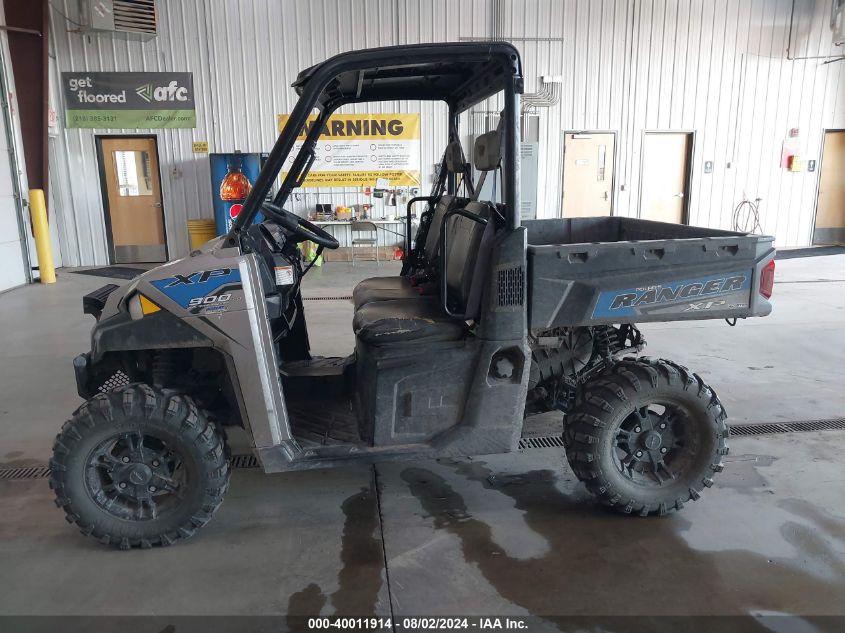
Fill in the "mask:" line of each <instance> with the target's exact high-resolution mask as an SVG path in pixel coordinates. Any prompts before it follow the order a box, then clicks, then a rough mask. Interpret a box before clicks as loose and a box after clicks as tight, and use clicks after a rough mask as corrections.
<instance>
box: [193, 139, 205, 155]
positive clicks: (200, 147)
mask: <svg viewBox="0 0 845 633" xmlns="http://www.w3.org/2000/svg"><path fill="white" fill-rule="evenodd" d="M191 151H192V152H193V153H194V154H208V141H194V142H193V143H191Z"/></svg>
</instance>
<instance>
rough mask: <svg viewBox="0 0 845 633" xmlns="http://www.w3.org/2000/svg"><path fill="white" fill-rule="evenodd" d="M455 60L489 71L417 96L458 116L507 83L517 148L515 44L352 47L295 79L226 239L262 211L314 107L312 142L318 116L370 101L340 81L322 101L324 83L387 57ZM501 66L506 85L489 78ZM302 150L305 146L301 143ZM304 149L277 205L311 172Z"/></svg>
mask: <svg viewBox="0 0 845 633" xmlns="http://www.w3.org/2000/svg"><path fill="white" fill-rule="evenodd" d="M494 57H497V58H498V61H499V62H501V63H502V65H501V66H500V65H498V64H493V63H492V60H493V58H494ZM457 59H461V60H464V61H466V62H467V63H475V62H479V63H483V62H491V64H488V66H487V69H491V70H490V72H485V73H483V74H479V75H476V76H473V77H470V78H469V79H468V80H467V81H466V82H465V83H464V84H463V85H460V86H458V87H457V88H455V89H454V90H452V92H451V93H449V94H439V93H437V92H436V90H434V89H433V88H431V86H429V88H428V90H429V92H428V93H425V94H422V92H421V93H420V94H418V95H417V98H424V99H437V100H443V101H445V102H446V103H447V104H448V105H449V110H450V114H451V115H452V116H457V114H459V113H460V112H462V111H464V110H466V109H468V108H470V107H471V106H472V105H474V104H475V103H477V102H480V101H482V100H483V99H485V98H487V97H489V96H492V94H494V93H495V92H496V91H497V90H499V89H502V88H504V90H505V101H506V104H505V110H506V116H507V117H508V119H507V122H508V129H507V137H508V138H507V141H508V143H509V144H510V147H512V148H517V147H518V145H516V142H517V134H516V122H517V116H518V107H519V97H518V92H521V91H522V89H523V86H522V75H521V68H520V64H519V54H518V53H517V51H516V49H515V48H513V46H512V45H511V44H508V43H506V42H490V43H483V44H468V43H466V42H462V43H447V44H420V45H409V46H395V47H385V48H380V49H372V50H361V51H353V52H350V53H343V54H340V55H336V56H335V57H332V58H330V59H328V60H326V61H325V62H323V63H321V64H319V65H318V66H315V67H313V68H312V69H309V71H306V72H304V73H300V75H301V76H300V78H298V79H297V81H296V82H295V84H294V87H295V88H296V89H297V92H299V97H300V98H299V100H298V101H297V103H296V105H295V106H294V108H293V110H292V111H291V115H290V118H289V119H288V122H287V124H286V125H285V127H284V129H283V130H282V132H281V133H280V134H279V136H278V138H277V139H276V142H275V144H274V145H273V149H272V150H271V151H270V154H269V156H268V158H267V161H266V162H265V164H264V169H262V170H261V173H259V175H258V178H257V179H256V182H255V186H254V187H253V189H252V191H251V192H250V194H249V196H247V199H246V201H245V202H244V207H243V210H242V211H241V213H240V214H238V217H237V218H236V219H235V222H234V223H233V225H232V229H231V231H230V232H229V235H228V238H227V239H228V241H229V243H230V244H234V243H235V240H234V238H235V237H236V236H237V235H239V234H240V232H241V231H242V230H243V228H244V227H245V226H247V225H249V224H250V223H251V222H252V220H253V219H254V218H255V216H256V214H257V213H258V212H259V211H260V208H261V204H262V203H263V202H264V200H265V199H266V197H267V194H268V193H269V192H270V189H271V188H272V186H273V181H274V180H275V179H276V176H277V175H278V174H279V172H280V171H281V170H282V167H283V166H284V161H285V159H286V158H287V156H288V155H289V154H290V152H291V149H292V148H293V145H294V143H295V142H296V139H297V137H298V136H299V133H300V131H301V130H302V129H303V128H304V127H305V125H306V123H307V121H308V116H309V115H310V113H311V111H312V110H313V109H314V108H315V107H317V108H319V109H320V110H321V113H320V116H319V117H318V123H317V124H316V125H315V126H314V127H313V128H312V129H311V130H309V133H308V136H307V139H306V144H309V145H311V146H312V147H313V143H316V140H317V139H318V138H319V135H320V132H321V131H322V124H320V123H319V121H323V122H324V121H325V120H326V119H327V118H328V116H329V115H330V114H331V113H332V112H333V111H334V110H336V109H337V108H339V107H340V106H342V105H344V104H346V103H356V102H359V101H363V100H366V99H360V98H357V97H356V96H355V95H351V94H344V93H343V92H342V90H341V89H340V87H339V85H335V86H334V87H333V88H332V90H331V91H329V92H327V93H326V99H325V100H324V101H320V96H321V95H322V94H323V92H324V91H325V90H326V88H327V87H328V86H329V85H330V84H331V83H332V82H333V81H336V79H337V78H338V77H339V76H340V75H341V74H342V73H345V72H350V71H356V70H366V69H374V68H378V67H381V66H385V65H389V64H388V62H390V63H392V64H403V63H404V64H409V65H420V64H427V63H429V64H430V63H441V62H443V61H444V60H450V61H455V60H457ZM502 67H504V69H505V75H500V76H499V77H501V78H504V77H505V76H507V77H509V79H506V80H504V81H503V82H502V83H503V84H504V85H503V86H502V85H497V84H496V82H492V81H491V77H495V75H496V71H495V70H493V69H495V68H502ZM491 73H492V74H491ZM420 90H422V89H420ZM410 92H411V94H408V96H407V98H414V95H413V91H410ZM377 94H378V93H375V92H374V93H373V98H372V99H369V100H370V101H378V100H385V99H383V98H378V99H377V98H375V97H376V96H377ZM359 96H360V95H359ZM381 96H384V95H381ZM389 96H390V99H395V98H401V97H397V96H395V95H393V94H390V95H389ZM390 99H388V100H390ZM515 108H516V109H515ZM303 149H305V148H304V147H303ZM303 154H307V152H303V151H300V154H299V156H297V160H295V161H294V164H293V165H292V166H291V170H290V172H289V173H288V176H287V177H286V178H285V181H284V183H283V184H282V187H281V188H280V190H279V193H278V194H277V196H276V198H275V202H276V204H279V205H280V206H283V205H284V203H285V202H286V201H287V197H288V196H289V195H290V191H291V189H292V187H291V185H293V183H295V182H296V180H297V179H298V178H299V177H301V176H303V175H305V174H307V171H306V172H305V174H303V171H302V169H303V168H304V167H305V164H304V163H302V164H299V163H300V161H299V159H300V158H301V157H302V155H303ZM518 156H519V153H518V151H511V152H509V153H508V159H507V161H506V165H507V166H508V167H514V168H515V169H516V170H518V166H519V158H518ZM296 167H299V169H295V168H296ZM516 177H518V173H516V171H514V172H512V174H510V175H509V176H508V179H509V180H511V182H510V183H509V185H511V186H509V187H508V192H507V198H506V202H507V204H508V206H509V210H510V212H511V213H510V216H511V218H510V223H511V224H513V225H514V226H519V207H518V206H516V203H518V202H519V200H518V198H519V196H518V195H517V193H516V187H515V186H513V183H515V182H518V180H514V178H516Z"/></svg>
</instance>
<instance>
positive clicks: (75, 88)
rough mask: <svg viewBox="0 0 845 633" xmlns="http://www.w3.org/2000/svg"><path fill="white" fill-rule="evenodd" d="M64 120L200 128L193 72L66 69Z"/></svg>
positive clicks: (91, 124)
mask: <svg viewBox="0 0 845 633" xmlns="http://www.w3.org/2000/svg"><path fill="white" fill-rule="evenodd" d="M62 88H63V91H64V99H65V125H66V126H67V127H86V128H137V129H149V128H176V127H188V128H190V127H196V122H197V117H196V111H195V110H194V81H193V74H192V73H86V72H74V73H62Z"/></svg>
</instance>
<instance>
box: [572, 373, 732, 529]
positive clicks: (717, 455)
mask: <svg viewBox="0 0 845 633" xmlns="http://www.w3.org/2000/svg"><path fill="white" fill-rule="evenodd" d="M726 417H727V416H726V415H725V410H724V407H723V406H722V404H721V403H720V402H719V399H718V398H717V397H716V394H715V392H714V391H713V390H712V389H711V388H710V387H708V386H707V385H706V384H705V383H704V382H703V381H702V380H701V378H699V377H698V376H697V375H696V374H694V373H692V372H690V371H689V370H688V369H686V368H685V367H682V366H681V365H678V364H676V363H673V362H671V361H668V360H662V359H660V360H656V359H650V358H640V359H634V358H626V359H625V360H623V361H620V362H619V363H618V364H615V365H614V366H613V367H611V368H609V369H608V370H607V371H606V372H605V373H604V374H602V375H600V376H598V377H596V378H595V379H593V380H591V381H589V382H588V383H587V384H585V385H584V389H583V397H582V398H581V399H580V402H579V403H578V404H577V405H576V407H575V409H574V410H573V411H572V413H570V415H569V416H567V419H566V424H565V426H564V444H565V446H566V456H567V459H568V461H569V465H570V466H571V467H572V470H573V471H574V472H575V475H576V476H577V477H578V478H579V479H580V480H581V481H583V482H584V483H585V484H586V485H587V489H588V490H589V491H590V492H591V493H593V494H594V495H596V497H598V498H599V500H600V501H601V502H602V503H604V504H606V505H609V506H612V507H614V508H615V509H618V510H620V511H621V512H624V513H627V514H632V513H635V514H638V515H641V516H647V515H649V514H654V513H657V514H660V515H663V514H666V513H667V512H668V511H670V510H680V509H681V508H682V507H683V506H684V503H686V502H687V501H690V500H696V499H698V498H699V497H700V496H701V492H702V490H703V489H704V488H709V487H710V486H712V485H713V479H712V477H713V474H714V473H718V472H721V471H722V469H723V468H724V466H723V464H722V456H723V455H727V454H728V448H727V446H726V445H725V440H726V439H727V437H728V427H727V425H726V424H725V420H726ZM664 449H665V450H664ZM661 464H662V465H661Z"/></svg>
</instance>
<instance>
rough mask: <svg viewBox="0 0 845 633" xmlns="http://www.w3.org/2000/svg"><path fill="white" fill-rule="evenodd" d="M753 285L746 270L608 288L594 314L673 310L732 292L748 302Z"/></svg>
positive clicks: (620, 314) (740, 299) (628, 313)
mask: <svg viewBox="0 0 845 633" xmlns="http://www.w3.org/2000/svg"><path fill="white" fill-rule="evenodd" d="M750 288H751V271H745V272H732V273H722V274H720V275H710V276H708V277H699V278H697V279H682V280H679V281H670V282H667V283H665V284H658V285H654V286H642V287H639V288H625V289H623V290H607V291H605V292H602V293H601V294H600V295H599V298H598V301H597V302H596V306H595V308H593V317H595V318H607V317H630V316H636V315H638V314H642V313H645V312H653V311H654V312H656V311H663V310H665V311H672V308H673V307H675V308H678V307H683V306H687V305H689V304H690V303H694V302H702V301H708V300H710V299H712V298H714V297H727V296H730V295H736V296H737V300H738V301H744V302H745V303H746V305H747V302H748V299H749V292H748V291H749V289H750ZM661 309H662V310H661Z"/></svg>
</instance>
